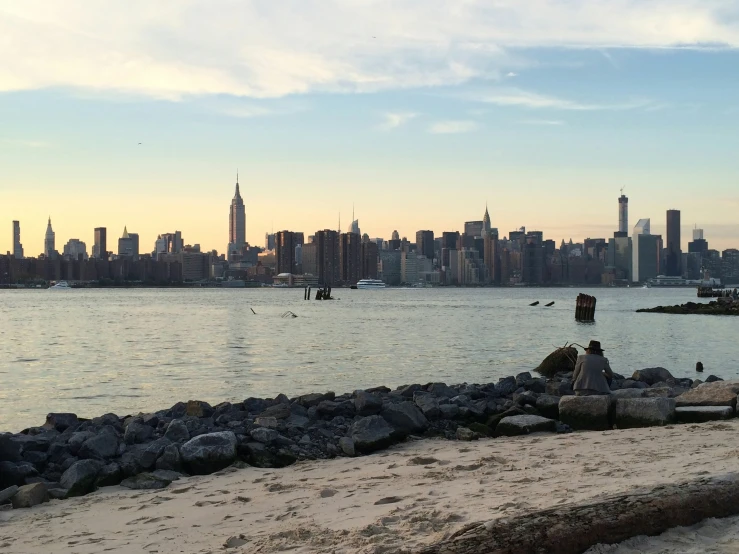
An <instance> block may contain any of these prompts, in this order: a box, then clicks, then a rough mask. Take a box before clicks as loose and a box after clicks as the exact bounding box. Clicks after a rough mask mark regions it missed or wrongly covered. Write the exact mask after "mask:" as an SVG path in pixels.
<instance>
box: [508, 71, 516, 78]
mask: <svg viewBox="0 0 739 554" xmlns="http://www.w3.org/2000/svg"><path fill="white" fill-rule="evenodd" d="M506 77H518V73H514V72H513V71H509V72H508V73H506Z"/></svg>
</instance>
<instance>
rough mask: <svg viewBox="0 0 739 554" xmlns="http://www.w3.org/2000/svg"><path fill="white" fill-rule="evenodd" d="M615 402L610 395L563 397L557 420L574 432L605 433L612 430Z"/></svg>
mask: <svg viewBox="0 0 739 554" xmlns="http://www.w3.org/2000/svg"><path fill="white" fill-rule="evenodd" d="M614 410H615V400H614V399H613V398H612V397H611V396H610V395H602V396H563V397H562V398H561V399H560V401H559V420H560V421H561V422H562V423H565V424H567V425H569V426H570V427H572V428H573V429H574V430H576V431H580V430H589V431H606V430H608V429H612V428H613V416H614Z"/></svg>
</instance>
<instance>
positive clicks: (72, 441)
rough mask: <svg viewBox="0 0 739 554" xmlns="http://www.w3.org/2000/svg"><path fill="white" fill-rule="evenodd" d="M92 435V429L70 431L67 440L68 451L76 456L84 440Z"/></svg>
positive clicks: (93, 434)
mask: <svg viewBox="0 0 739 554" xmlns="http://www.w3.org/2000/svg"><path fill="white" fill-rule="evenodd" d="M94 436H95V433H93V432H92V431H78V432H77V433H72V436H71V437H69V440H68V441H67V447H68V448H69V451H70V452H71V453H72V454H74V455H75V456H76V455H77V454H78V453H79V451H80V448H82V445H83V444H84V443H85V441H86V440H87V439H91V438H92V437H94Z"/></svg>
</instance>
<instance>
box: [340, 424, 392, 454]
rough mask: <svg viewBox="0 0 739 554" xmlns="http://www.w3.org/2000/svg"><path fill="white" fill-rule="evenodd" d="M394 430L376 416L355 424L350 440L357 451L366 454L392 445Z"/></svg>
mask: <svg viewBox="0 0 739 554" xmlns="http://www.w3.org/2000/svg"><path fill="white" fill-rule="evenodd" d="M394 434H395V430H394V429H393V427H391V426H390V424H389V423H388V422H387V421H386V420H385V419H384V418H382V417H380V416H378V415H372V416H369V417H365V418H362V419H360V420H359V421H357V422H355V423H354V425H352V429H351V438H352V440H353V441H354V446H355V448H356V449H357V451H359V452H362V453H365V454H368V453H370V452H374V451H376V450H380V449H382V448H386V447H388V446H390V445H391V444H392V443H393V436H394Z"/></svg>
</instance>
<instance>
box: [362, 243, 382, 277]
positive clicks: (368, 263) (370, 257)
mask: <svg viewBox="0 0 739 554" xmlns="http://www.w3.org/2000/svg"><path fill="white" fill-rule="evenodd" d="M379 256H380V249H379V247H378V246H377V243H376V242H372V241H364V240H362V279H377V266H378V264H379Z"/></svg>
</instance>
